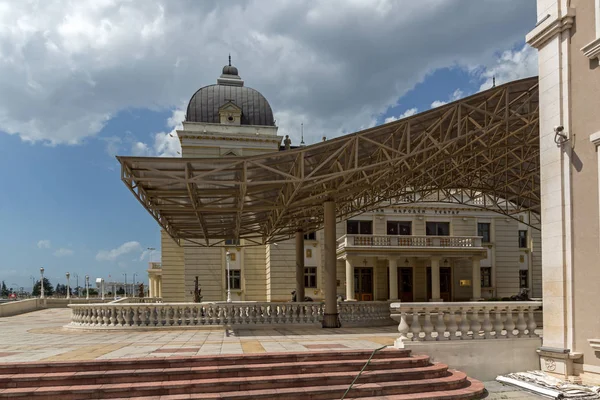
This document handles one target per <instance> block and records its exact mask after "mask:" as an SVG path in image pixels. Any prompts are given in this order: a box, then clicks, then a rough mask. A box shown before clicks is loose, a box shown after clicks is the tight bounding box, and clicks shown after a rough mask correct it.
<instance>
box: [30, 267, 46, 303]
mask: <svg viewBox="0 0 600 400" xmlns="http://www.w3.org/2000/svg"><path fill="white" fill-rule="evenodd" d="M40 274H41V275H42V279H41V280H40V299H43V298H44V267H41V268H40ZM32 291H33V289H32Z"/></svg>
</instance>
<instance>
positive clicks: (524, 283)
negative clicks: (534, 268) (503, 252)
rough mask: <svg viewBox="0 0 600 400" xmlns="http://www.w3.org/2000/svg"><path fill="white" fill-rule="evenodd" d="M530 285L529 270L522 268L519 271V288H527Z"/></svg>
mask: <svg viewBox="0 0 600 400" xmlns="http://www.w3.org/2000/svg"><path fill="white" fill-rule="evenodd" d="M528 287H529V271H528V270H526V269H522V270H520V271H519V288H521V289H527V288H528Z"/></svg>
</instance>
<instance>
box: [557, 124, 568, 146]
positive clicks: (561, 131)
mask: <svg viewBox="0 0 600 400" xmlns="http://www.w3.org/2000/svg"><path fill="white" fill-rule="evenodd" d="M568 141H569V136H568V135H567V134H566V133H565V127H564V126H562V125H559V126H555V127H554V143H556V145H557V146H562V145H563V144H565V143H567V142H568Z"/></svg>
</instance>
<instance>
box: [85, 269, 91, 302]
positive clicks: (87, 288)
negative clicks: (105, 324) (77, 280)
mask: <svg viewBox="0 0 600 400" xmlns="http://www.w3.org/2000/svg"><path fill="white" fill-rule="evenodd" d="M85 299H86V300H89V299H90V276H89V275H86V276H85Z"/></svg>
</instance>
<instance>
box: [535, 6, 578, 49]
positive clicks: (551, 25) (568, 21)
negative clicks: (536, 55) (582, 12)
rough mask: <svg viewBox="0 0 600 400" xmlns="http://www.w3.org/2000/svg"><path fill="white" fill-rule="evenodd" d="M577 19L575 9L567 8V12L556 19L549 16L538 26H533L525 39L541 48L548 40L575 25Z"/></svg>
mask: <svg viewBox="0 0 600 400" xmlns="http://www.w3.org/2000/svg"><path fill="white" fill-rule="evenodd" d="M574 21H575V9H573V8H569V9H567V13H566V14H565V15H563V16H560V17H556V18H555V19H550V18H548V19H547V20H545V21H543V22H542V23H540V24H539V25H538V26H536V27H535V28H533V29H532V30H531V32H529V33H528V34H527V36H526V37H525V40H526V41H527V43H528V44H529V45H530V46H531V47H535V48H536V49H538V50H539V49H540V47H542V46H543V45H544V44H545V43H546V42H548V41H549V40H550V39H552V38H554V37H555V36H556V35H558V34H560V33H561V32H563V31H566V30H567V29H570V28H571V27H572V26H573V22H574Z"/></svg>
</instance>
